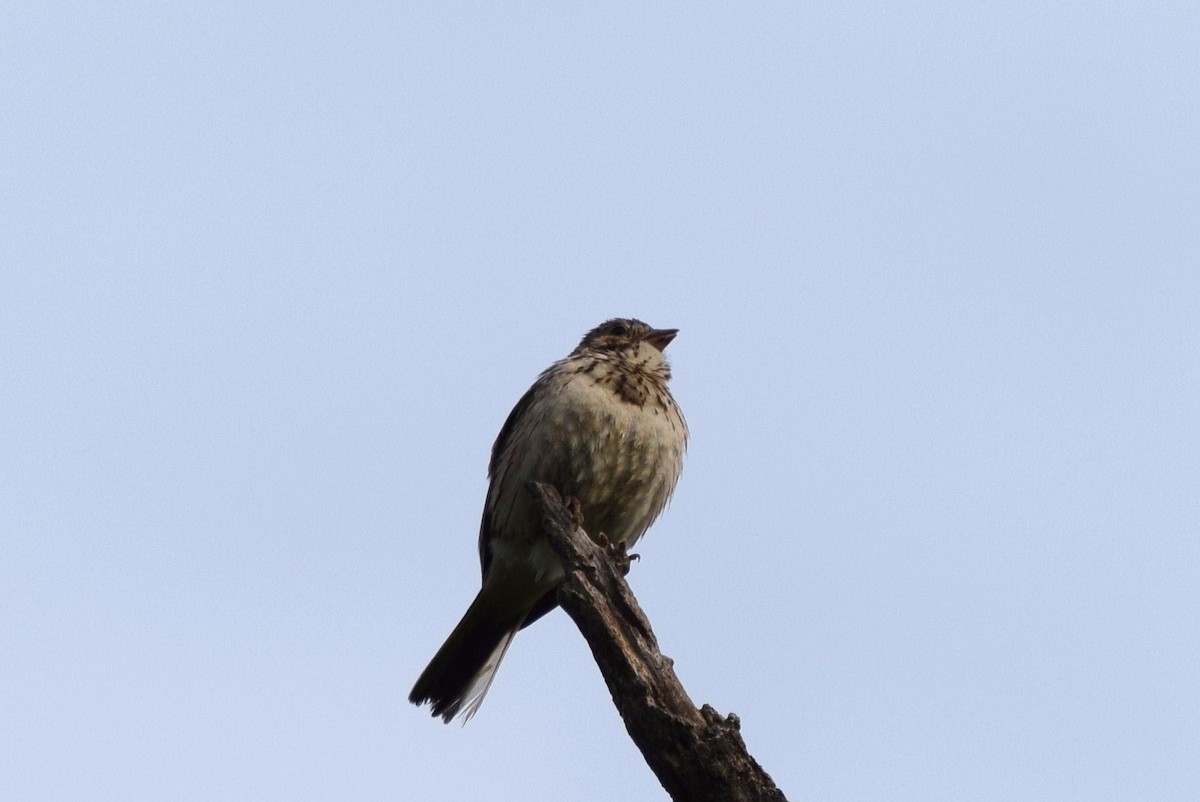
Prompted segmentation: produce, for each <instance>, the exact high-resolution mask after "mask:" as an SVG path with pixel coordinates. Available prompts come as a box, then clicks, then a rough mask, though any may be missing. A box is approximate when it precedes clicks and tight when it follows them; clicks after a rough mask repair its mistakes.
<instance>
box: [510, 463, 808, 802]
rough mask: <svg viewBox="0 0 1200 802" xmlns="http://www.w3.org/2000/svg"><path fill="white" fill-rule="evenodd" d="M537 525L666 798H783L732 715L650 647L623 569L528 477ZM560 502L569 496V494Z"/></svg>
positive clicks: (572, 612)
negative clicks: (697, 700) (693, 690)
mask: <svg viewBox="0 0 1200 802" xmlns="http://www.w3.org/2000/svg"><path fill="white" fill-rule="evenodd" d="M530 492H531V493H533V495H534V497H535V498H536V499H537V501H538V503H539V504H540V505H541V508H542V513H543V516H542V523H543V530H544V532H545V535H546V537H547V539H548V540H549V541H550V544H551V546H553V547H554V550H555V551H556V552H557V553H558V555H559V557H560V558H561V559H562V561H563V564H564V565H565V566H566V567H567V578H566V580H565V581H564V582H563V584H562V586H561V587H559V589H558V602H559V604H561V605H562V607H563V609H564V610H566V611H567V614H568V615H569V616H571V620H573V621H574V622H575V625H576V626H577V627H579V631H580V632H581V633H582V634H583V637H584V638H585V639H586V640H587V642H588V646H589V647H590V648H591V650H592V656H593V657H595V659H596V664H597V665H598V666H599V667H600V673H601V674H602V675H603V676H604V681H605V683H607V684H608V690H609V693H611V694H612V698H613V703H614V704H616V706H617V710H618V711H619V712H620V714H621V718H622V719H623V720H624V721H625V729H626V731H628V732H629V736H630V737H631V738H632V739H633V742H634V743H635V744H637V747H638V749H640V750H641V752H642V756H643V757H644V758H645V759H646V763H647V764H649V766H650V769H651V770H652V771H653V772H654V773H655V775H656V776H657V777H658V780H659V782H661V783H662V785H663V788H665V789H666V791H667V793H668V794H670V795H671V798H672V799H673V800H676V802H681V801H682V800H688V801H689V802H691V801H692V800H697V801H702V802H735V801H736V802H752V801H753V802H764V801H765V800H770V802H787V800H786V798H785V797H784V795H783V792H782V791H780V790H779V789H778V788H777V787H776V786H775V783H774V782H773V781H772V780H771V778H770V776H769V775H768V774H767V773H766V772H765V771H763V769H762V767H761V766H759V765H758V763H757V761H755V760H754V758H753V757H751V755H750V753H749V752H747V751H746V744H745V742H744V741H743V740H742V736H741V734H740V733H739V728H740V722H739V720H738V718H737V716H735V715H729V716H721V714H719V713H718V712H717V711H716V710H714V709H713V708H711V707H710V706H708V705H705V706H704V707H703V708H700V709H697V708H696V706H695V704H693V703H692V700H691V699H690V698H689V697H688V695H687V691H685V690H684V688H683V685H682V684H681V683H680V682H679V678H678V677H676V676H675V669H674V668H673V664H672V661H671V659H670V658H669V657H666V656H665V655H663V653H662V652H661V651H659V648H658V641H657V640H656V639H655V637H654V632H653V631H652V630H651V629H650V621H649V620H648V619H647V618H646V615H645V613H643V612H642V609H641V607H640V606H639V605H638V603H637V599H635V598H634V596H633V592H632V591H631V590H630V588H629V584H628V583H627V582H626V581H625V577H624V571H625V570H628V561H627V559H626V560H625V561H624V562H623V564H622V560H621V559H619V558H620V556H621V555H615V556H616V557H618V559H613V557H614V555H613V553H612V551H611V550H608V549H605V548H603V547H601V546H598V545H596V543H595V542H593V541H592V539H591V538H589V537H588V535H587V533H586V532H584V531H583V528H582V527H581V526H580V525H579V522H578V521H577V519H576V516H575V515H574V514H573V513H572V511H571V510H570V509H568V506H567V505H566V504H564V502H563V500H562V499H561V498H560V497H559V494H558V492H557V491H556V490H555V489H554V488H553V487H550V486H549V485H546V484H541V483H536V482H535V483H532V484H531V485H530ZM568 501H569V500H568Z"/></svg>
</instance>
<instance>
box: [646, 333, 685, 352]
mask: <svg viewBox="0 0 1200 802" xmlns="http://www.w3.org/2000/svg"><path fill="white" fill-rule="evenodd" d="M678 333H679V329H651V330H650V332H649V333H648V334H647V335H646V336H645V337H643V338H642V339H643V340H645V341H646V342H648V343H650V344H651V345H653V346H654V347H655V348H657V349H658V350H660V351H661V350H663V349H664V348H666V347H667V345H668V344H669V343H670V342H671V340H674V339H675V335H676V334H678Z"/></svg>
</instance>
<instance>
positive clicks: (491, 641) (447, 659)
mask: <svg viewBox="0 0 1200 802" xmlns="http://www.w3.org/2000/svg"><path fill="white" fill-rule="evenodd" d="M488 590H489V588H488V587H487V586H486V585H485V586H484V587H483V588H482V589H481V590H480V591H479V594H478V595H477V596H476V597H475V601H473V602H471V606H470V607H468V608H467V612H466V613H465V614H464V615H463V617H462V620H461V621H459V622H458V626H456V627H455V628H454V631H453V632H451V633H450V637H448V638H446V642H445V643H443V644H442V648H440V649H438V651H437V654H435V655H434V656H433V659H432V660H430V661H429V665H428V666H426V667H425V670H424V671H423V672H421V676H420V677H419V678H418V679H417V682H416V684H415V685H413V689H412V692H411V693H409V695H408V701H410V702H412V703H413V704H415V705H422V704H425V703H426V702H429V704H430V707H431V708H432V711H431V712H432V713H433V715H435V716H441V717H442V719H443V720H444V721H445V722H446V723H449V722H450V720H451V719H453V718H454V717H455V716H457V715H458V714H459V713H463V712H465V714H466V718H464V719H463V721H464V722H465V721H466V720H467V719H470V718H471V716H473V715H475V711H476V710H478V709H479V705H480V704H481V703H482V702H483V697H484V694H486V693H487V692H488V688H490V687H491V685H492V680H493V679H494V678H495V676H496V669H498V668H499V667H500V661H501V660H503V659H504V653H505V652H507V651H508V647H509V644H511V643H512V639H513V636H514V635H516V634H517V630H519V629H520V628H521V624H522V623H523V622H524V620H525V615H526V613H527V612H528V611H527V610H521V611H520V612H519V613H517V614H514V613H513V612H512V610H511V608H510V609H507V610H506V609H504V607H505V605H497V604H496V603H495V599H493V598H489V596H490V595H492V594H489V593H488V592H487V591H488Z"/></svg>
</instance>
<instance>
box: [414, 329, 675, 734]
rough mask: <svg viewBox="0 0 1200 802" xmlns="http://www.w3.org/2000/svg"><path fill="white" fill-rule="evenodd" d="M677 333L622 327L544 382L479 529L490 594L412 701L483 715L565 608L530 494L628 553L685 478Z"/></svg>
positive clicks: (503, 457) (498, 467) (512, 419)
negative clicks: (516, 658)
mask: <svg viewBox="0 0 1200 802" xmlns="http://www.w3.org/2000/svg"><path fill="white" fill-rule="evenodd" d="M678 333H679V330H678V329H655V328H651V327H650V326H649V325H648V324H646V323H643V322H642V321H640V320H636V319H633V318H614V319H612V320H608V321H605V322H604V323H601V324H600V325H599V326H596V327H595V328H593V329H591V330H590V331H589V332H588V333H587V334H586V335H584V337H583V339H582V340H581V341H580V342H579V345H578V346H577V347H576V348H575V349H574V350H573V351H571V353H570V354H569V355H568V356H566V357H565V358H563V359H560V360H558V361H557V362H555V363H554V364H552V365H551V366H550V367H549V368H547V369H546V370H545V371H543V372H542V373H541V375H539V376H538V378H537V379H536V380H535V381H534V383H533V385H532V386H531V387H530V388H529V390H528V391H526V393H525V394H524V395H523V396H521V399H520V400H519V401H518V402H517V404H516V406H515V407H513V410H512V412H511V413H509V415H508V418H507V419H506V420H505V421H504V425H503V426H502V427H501V428H500V434H499V435H498V436H497V437H496V441H495V444H494V445H493V446H492V452H491V459H490V460H489V463H488V490H487V496H486V498H485V501H484V507H483V518H482V521H481V522H480V527H479V561H480V567H481V569H482V575H483V576H482V586H481V588H480V590H479V593H478V594H477V595H476V596H475V599H474V601H472V602H471V605H470V606H469V607H468V608H467V611H466V613H465V614H464V615H463V617H462V620H461V621H459V623H458V625H457V626H456V627H455V628H454V630H453V632H451V633H450V636H449V637H448V638H447V639H446V641H445V643H443V644H442V647H441V648H440V649H438V651H437V653H436V654H435V655H434V657H433V659H432V660H430V662H429V665H428V666H427V667H426V668H425V670H424V671H423V672H422V673H421V676H420V677H419V678H418V679H417V681H416V683H415V684H414V685H413V689H412V692H411V693H410V694H409V697H408V699H409V701H410V702H412V703H413V704H416V705H418V706H420V705H424V704H429V706H430V712H431V713H432V715H434V716H440V717H441V718H442V719H443V721H445V722H446V723H449V722H450V721H452V720H453V719H454V718H455V717H456V716H458V715H460V714H462V715H463V723H464V724H465V723H466V722H467V721H468V720H469V719H470V718H471V717H472V716H473V715H474V714H475V713H476V712H477V711H478V710H479V706H480V704H481V703H482V702H483V698H484V696H485V695H486V694H487V691H488V689H489V688H490V687H491V684H492V680H493V679H494V678H495V676H496V671H497V669H498V668H499V666H500V661H501V660H502V659H503V658H504V655H505V653H506V652H507V651H508V648H509V646H510V645H511V644H512V641H513V637H514V636H515V635H516V634H517V632H518V631H519V630H521V629H522V628H524V627H527V626H529V625H530V624H532V623H533V622H534V621H536V620H538V619H539V618H541V617H542V616H544V615H546V614H547V613H549V612H550V611H551V610H553V609H554V608H555V607H557V606H558V603H557V601H556V600H555V591H556V589H557V587H558V585H559V584H561V583H562V581H563V579H564V578H565V576H566V574H565V571H564V569H563V566H562V563H561V561H560V560H559V558H558V557H557V555H555V553H554V551H553V550H552V548H551V547H550V544H549V543H548V542H547V541H546V540H545V538H544V537H543V536H542V534H541V515H540V512H539V510H538V508H537V507H536V505H535V503H534V500H533V498H532V496H531V495H530V493H529V491H528V485H529V483H530V482H533V481H537V482H544V483H547V484H549V485H551V486H553V487H554V488H555V489H557V490H558V492H559V493H560V494H561V495H562V496H563V497H564V498H568V499H573V500H574V501H573V502H572V504H573V507H574V508H575V509H576V510H577V511H578V512H579V513H581V514H582V521H583V528H584V530H585V531H586V532H587V533H588V536H589V537H591V538H592V540H594V541H596V542H597V543H602V544H606V545H608V546H610V547H618V548H620V547H623V548H626V549H627V548H629V547H631V546H633V544H634V543H636V542H637V541H638V539H639V538H641V537H642V535H644V534H645V533H646V530H647V529H649V528H650V525H651V524H652V523H654V521H655V520H656V519H657V518H658V516H659V515H660V514H661V513H662V511H663V509H664V508H665V507H666V506H667V503H668V502H669V501H670V499H671V495H672V493H673V492H674V490H675V485H676V483H677V482H678V480H679V475H680V473H681V472H682V470H683V457H684V452H685V451H686V450H687V440H688V428H687V423H686V421H685V420H684V417H683V413H682V412H681V411H680V409H679V405H678V404H677V403H676V402H675V399H674V397H673V396H672V395H671V391H670V390H669V389H668V387H667V382H668V381H669V380H670V378H671V367H670V365H669V364H668V363H667V360H666V357H665V356H664V353H663V351H664V350H665V349H666V347H667V345H668V344H670V342H671V341H672V340H674V339H675V336H676V335H677V334H678Z"/></svg>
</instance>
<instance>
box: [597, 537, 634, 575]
mask: <svg viewBox="0 0 1200 802" xmlns="http://www.w3.org/2000/svg"><path fill="white" fill-rule="evenodd" d="M596 540H597V542H599V544H600V548H602V549H604V553H605V554H607V555H608V558H609V559H610V560H612V561H613V563H614V564H615V565H616V566H617V569H618V570H619V571H620V572H621V576H628V575H629V567H630V565H632V564H633V561H634V560H640V559H641V558H642V556H641V555H640V554H630V553H629V552H628V551H627V550H626V548H627V547H626V546H625V544H624V543H618V542H617V541H613V540H609V539H608V535H606V534H604V533H603V532H601V533H600V536H599V537H598V538H596Z"/></svg>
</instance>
